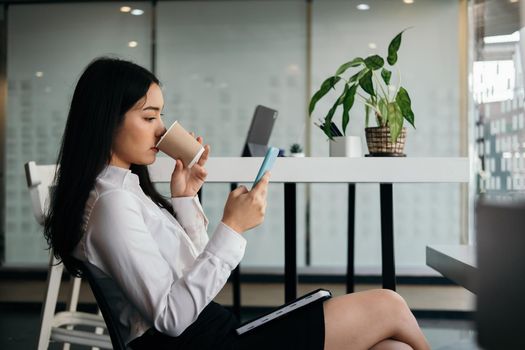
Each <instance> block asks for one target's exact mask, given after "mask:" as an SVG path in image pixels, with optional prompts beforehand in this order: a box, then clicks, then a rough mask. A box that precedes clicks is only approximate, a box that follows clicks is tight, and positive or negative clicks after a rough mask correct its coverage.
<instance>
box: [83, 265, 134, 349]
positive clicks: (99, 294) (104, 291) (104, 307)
mask: <svg viewBox="0 0 525 350" xmlns="http://www.w3.org/2000/svg"><path fill="white" fill-rule="evenodd" d="M79 265H80V266H81V269H82V277H84V278H85V279H87V280H88V282H89V286H90V287H91V290H92V291H93V295H94V296H95V299H96V300H97V304H98V307H99V308H100V311H101V312H102V316H103V317H104V321H105V322H106V326H107V329H108V332H109V336H110V337H111V344H112V345H113V349H114V350H125V349H126V338H127V336H126V334H127V332H128V330H126V329H124V328H123V326H122V325H121V323H119V322H118V319H119V313H118V311H119V307H118V303H119V302H120V301H122V300H124V297H123V294H122V293H121V292H120V289H119V288H118V287H117V286H116V283H115V281H113V279H112V278H111V277H109V276H108V275H106V274H105V273H104V272H103V271H102V270H100V269H99V268H98V267H96V266H95V265H93V264H90V263H89V262H80V264H79ZM111 306H113V307H111Z"/></svg>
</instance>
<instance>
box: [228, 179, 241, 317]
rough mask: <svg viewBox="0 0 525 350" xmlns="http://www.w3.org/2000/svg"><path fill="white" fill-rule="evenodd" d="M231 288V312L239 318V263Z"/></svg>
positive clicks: (234, 184)
mask: <svg viewBox="0 0 525 350" xmlns="http://www.w3.org/2000/svg"><path fill="white" fill-rule="evenodd" d="M236 188H237V184H236V183H231V184H230V189H231V190H232V191H233V190H234V189H236ZM231 278H232V289H233V308H232V309H233V310H232V311H233V314H234V315H235V317H237V319H238V320H240V319H241V264H239V265H237V267H236V268H235V269H234V270H233V271H232V276H231Z"/></svg>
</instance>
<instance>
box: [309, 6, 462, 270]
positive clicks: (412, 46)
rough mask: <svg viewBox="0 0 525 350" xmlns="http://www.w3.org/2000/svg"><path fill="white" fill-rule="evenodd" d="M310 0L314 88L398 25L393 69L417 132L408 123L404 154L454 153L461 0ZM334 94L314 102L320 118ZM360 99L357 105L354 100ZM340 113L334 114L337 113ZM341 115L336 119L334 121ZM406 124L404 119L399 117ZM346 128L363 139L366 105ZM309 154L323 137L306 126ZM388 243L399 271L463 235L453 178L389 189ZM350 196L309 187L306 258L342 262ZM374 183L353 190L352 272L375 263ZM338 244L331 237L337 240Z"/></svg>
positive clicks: (382, 46) (319, 150)
mask: <svg viewBox="0 0 525 350" xmlns="http://www.w3.org/2000/svg"><path fill="white" fill-rule="evenodd" d="M362 3H364V1H355V0H351V1H314V2H313V9H312V11H313V20H312V93H313V92H315V91H316V90H317V89H318V88H319V86H320V84H321V83H322V81H323V80H324V79H325V78H327V77H328V76H330V75H332V74H333V73H334V72H335V70H336V69H337V68H338V67H339V65H341V64H342V63H345V62H347V61H349V60H350V59H352V58H354V57H358V56H360V57H367V56H369V55H373V54H379V55H381V56H383V57H385V56H386V55H387V48H388V44H389V43H390V41H391V40H392V39H393V38H394V36H395V35H397V34H398V33H399V32H401V31H402V30H404V29H407V28H408V29H407V30H406V32H405V33H404V34H403V38H402V43H401V48H400V50H399V58H398V63H397V64H396V67H398V69H399V74H400V75H398V72H397V71H396V70H394V71H393V75H392V81H393V82H397V81H398V78H399V77H400V79H401V82H402V85H403V86H404V87H405V88H406V89H407V90H408V92H409V93H410V97H411V99H412V109H413V111H414V113H415V124H416V128H417V129H416V130H414V129H412V128H411V127H410V126H409V125H405V126H407V141H406V147H405V153H406V154H407V156H409V157H457V156H459V139H460V133H459V125H460V123H459V54H458V47H459V42H458V23H459V2H458V1H457V0H443V1H432V0H417V1H414V2H412V3H408V2H404V1H380V0H376V1H366V4H367V5H368V8H366V7H365V8H364V9H362V10H360V9H359V8H363V7H362V6H358V5H360V4H362ZM338 95H339V94H337V93H333V94H332V95H329V96H330V97H331V98H328V99H327V100H326V101H321V103H320V104H319V105H318V107H316V110H317V111H319V112H315V113H314V115H313V119H314V120H317V119H318V118H320V117H323V116H324V114H323V113H322V111H324V112H325V113H326V111H328V109H329V108H330V107H331V106H332V104H333V103H334V102H335V99H336V98H337V96H338ZM355 104H356V105H359V106H362V105H360V104H359V102H358V101H356V102H355ZM338 118H339V119H338ZM340 118H341V117H340V113H339V114H338V117H336V118H335V119H336V120H337V123H339V125H340ZM405 124H407V123H405ZM347 134H349V135H357V136H361V138H362V142H363V149H364V150H365V151H366V149H367V148H366V142H365V139H364V108H362V107H360V108H357V109H356V108H355V107H354V109H352V112H351V113H350V123H349V126H348V130H347ZM310 137H311V140H312V156H328V142H327V140H326V137H325V136H324V134H323V133H322V132H321V130H319V129H318V128H316V127H313V128H312V130H311V135H310ZM393 191H394V240H395V255H396V264H397V265H398V272H401V273H403V272H407V273H408V272H410V271H415V272H418V273H421V272H422V273H429V269H428V268H426V267H425V246H426V245H428V244H433V243H434V244H435V243H439V244H448V243H451V244H457V243H459V235H460V217H459V216H460V191H459V185H458V184H416V185H411V184H403V185H394V186H393ZM346 193H347V187H346V186H343V185H339V186H333V185H329V186H328V185H314V186H312V195H311V198H310V200H311V201H310V203H311V213H312V215H311V218H312V219H311V220H312V221H311V225H312V226H311V232H312V264H313V265H320V266H334V265H336V266H344V264H345V261H346V249H345V247H346V210H347V209H346V208H347V203H346ZM380 229H381V228H380V216H379V186H378V185H371V184H370V185H365V184H358V185H357V188H356V248H355V254H356V255H355V256H356V267H357V272H358V273H359V272H377V271H379V266H380V264H381V248H380V247H381V231H380ZM336 242H337V243H336Z"/></svg>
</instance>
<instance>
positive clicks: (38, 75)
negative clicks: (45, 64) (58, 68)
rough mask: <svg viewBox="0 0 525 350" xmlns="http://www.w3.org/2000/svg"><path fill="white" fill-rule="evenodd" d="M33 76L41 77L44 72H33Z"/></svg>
mask: <svg viewBox="0 0 525 350" xmlns="http://www.w3.org/2000/svg"><path fill="white" fill-rule="evenodd" d="M35 76H36V77H37V78H42V77H43V76H44V72H40V71H38V72H36V73H35Z"/></svg>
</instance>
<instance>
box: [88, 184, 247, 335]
mask: <svg viewBox="0 0 525 350" xmlns="http://www.w3.org/2000/svg"><path fill="white" fill-rule="evenodd" d="M142 210H143V209H142V206H141V203H140V201H139V199H138V198H136V197H135V195H133V194H132V193H129V192H126V191H124V190H122V191H121V190H118V191H112V192H110V193H107V194H105V195H104V196H102V197H100V198H99V199H98V201H97V202H96V203H95V205H94V207H93V209H92V212H91V216H90V219H89V221H90V222H89V223H88V229H87V232H86V235H87V236H86V253H87V256H88V260H89V261H90V262H91V263H93V264H94V265H96V266H98V267H99V268H101V269H102V270H103V271H105V272H106V273H107V274H108V275H110V276H111V277H112V278H113V279H114V280H115V282H116V283H117V285H118V286H119V287H120V288H121V290H122V291H123V293H124V295H126V297H127V298H128V299H129V301H130V302H131V303H132V304H133V305H134V306H135V307H136V308H137V309H138V311H139V312H140V313H141V314H142V315H143V317H144V318H145V319H146V320H147V321H148V322H150V323H151V324H153V325H154V327H155V328H156V329H157V330H158V331H159V332H162V333H164V334H167V335H170V336H178V335H180V334H181V333H182V332H183V331H184V330H185V329H186V328H187V327H188V326H189V325H190V324H191V323H193V322H194V321H195V320H196V319H197V316H198V315H199V313H200V312H201V311H202V310H203V309H204V307H206V305H208V303H209V302H210V301H212V300H213V298H215V296H216V295H217V293H218V292H219V291H220V290H221V289H222V287H223V286H224V284H225V283H226V280H227V279H228V276H229V275H230V273H231V270H232V269H234V268H235V266H237V264H238V263H239V262H240V260H241V259H242V256H243V254H244V249H245V247H246V240H245V239H244V238H243V237H242V236H241V235H239V234H237V233H235V232H234V231H233V230H231V229H230V228H229V227H227V226H226V225H224V224H222V223H221V224H219V226H218V227H217V229H216V231H215V233H214V235H213V236H212V238H211V239H210V241H209V242H208V244H207V245H206V247H205V248H204V250H203V251H202V253H201V254H200V255H199V256H198V257H197V258H196V259H195V260H194V261H193V263H191V264H189V265H188V266H186V268H185V269H183V273H182V276H179V277H177V275H176V274H175V273H174V272H173V271H172V270H171V268H170V265H169V264H168V262H167V261H166V260H165V259H164V258H163V256H162V255H161V252H160V250H159V247H158V245H157V242H156V241H155V240H154V239H153V237H152V236H151V233H150V232H149V231H148V228H147V227H146V225H145V222H144V218H143V213H142Z"/></svg>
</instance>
